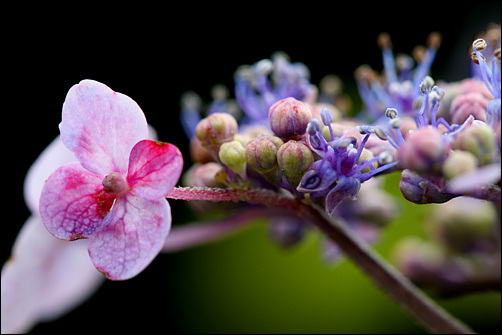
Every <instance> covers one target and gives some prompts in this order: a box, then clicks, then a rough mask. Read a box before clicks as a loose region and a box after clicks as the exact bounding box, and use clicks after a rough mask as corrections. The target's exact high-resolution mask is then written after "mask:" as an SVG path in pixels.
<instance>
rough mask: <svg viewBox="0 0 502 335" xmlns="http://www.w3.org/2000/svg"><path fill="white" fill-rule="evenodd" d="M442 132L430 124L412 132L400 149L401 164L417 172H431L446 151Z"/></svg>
mask: <svg viewBox="0 0 502 335" xmlns="http://www.w3.org/2000/svg"><path fill="white" fill-rule="evenodd" d="M444 151H445V150H444V147H443V142H442V139H441V134H440V133H439V131H438V130H437V128H434V127H431V126H428V127H425V128H419V129H418V130H416V131H414V132H412V133H410V134H409V135H408V139H407V140H406V142H405V143H403V145H401V146H400V148H399V150H398V156H399V161H400V163H401V166H403V167H404V168H406V169H410V170H413V171H416V172H419V173H421V172H431V170H434V169H435V168H436V167H437V166H436V165H437V164H438V163H439V162H440V161H441V158H442V156H443V153H444Z"/></svg>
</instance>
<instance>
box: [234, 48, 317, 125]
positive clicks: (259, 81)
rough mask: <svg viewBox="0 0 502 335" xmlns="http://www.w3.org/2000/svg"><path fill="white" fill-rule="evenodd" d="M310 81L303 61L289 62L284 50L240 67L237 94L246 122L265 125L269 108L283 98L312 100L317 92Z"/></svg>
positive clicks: (236, 76) (236, 79)
mask: <svg viewBox="0 0 502 335" xmlns="http://www.w3.org/2000/svg"><path fill="white" fill-rule="evenodd" d="M309 80H310V72H309V69H308V68H307V67H306V66H305V65H304V64H302V63H290V62H289V61H288V59H287V58H286V55H284V54H282V53H276V54H274V55H273V56H272V60H270V59H263V60H261V61H259V62H257V63H255V64H253V65H252V66H242V67H240V68H239V69H238V70H237V71H236V73H235V97H236V99H237V102H238V103H239V106H240V107H241V108H242V110H243V111H244V113H245V114H246V120H244V123H247V122H249V121H252V122H253V123H256V124H264V125H266V124H267V121H268V115H269V114H268V112H269V109H270V107H271V106H272V105H273V104H274V103H276V102H277V101H279V100H281V99H285V98H288V97H292V98H295V99H297V100H302V101H309V100H310V98H311V96H312V95H313V92H315V91H316V88H315V87H314V86H313V85H312V84H310V81H309Z"/></svg>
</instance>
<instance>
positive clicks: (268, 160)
mask: <svg viewBox="0 0 502 335" xmlns="http://www.w3.org/2000/svg"><path fill="white" fill-rule="evenodd" d="M283 144H284V142H283V141H282V140H281V139H280V138H279V137H277V136H272V135H259V136H258V137H256V138H254V139H252V140H251V141H250V142H249V143H248V145H247V146H246V150H245V153H244V157H245V159H246V163H247V164H248V165H249V166H250V167H251V168H253V169H254V170H256V171H258V172H260V173H267V172H270V171H271V170H275V169H277V168H278V167H279V164H278V163H277V151H278V150H279V148H280V147H281V146H282V145H283Z"/></svg>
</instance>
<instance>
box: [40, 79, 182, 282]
mask: <svg viewBox="0 0 502 335" xmlns="http://www.w3.org/2000/svg"><path fill="white" fill-rule="evenodd" d="M60 130H61V140H62V141H63V144H64V145H65V146H66V147H67V148H68V149H70V151H72V152H73V153H74V154H75V156H76V157H77V159H78V160H79V162H74V163H68V164H66V165H63V166H61V167H60V168H59V169H57V170H56V171H55V172H54V173H52V175H51V176H50V177H49V178H48V180H47V182H46V184H45V185H44V188H43V190H42V195H41V198H40V214H41V217H42V220H43V223H44V225H45V227H46V228H47V230H48V231H49V232H50V233H51V234H52V235H54V236H55V237H57V238H59V239H63V240H70V241H73V240H77V239H81V238H88V239H89V245H88V250H89V255H90V257H91V261H92V262H93V264H94V266H95V267H96V268H97V269H98V270H99V271H101V272H102V273H104V274H105V275H106V276H107V277H108V278H109V279H113V280H124V279H128V278H131V277H133V276H135V275H137V274H138V273H139V272H141V271H142V270H143V269H144V268H145V267H146V266H147V265H148V264H149V263H150V262H151V261H152V260H153V258H155V256H156V255H157V254H158V253H159V252H160V250H161V248H162V245H163V243H164V240H165V238H166V236H167V234H168V233H169V230H170V227H171V210H170V207H169V204H168V203H167V201H166V200H165V199H164V196H165V195H166V194H167V193H168V191H169V190H170V189H171V188H172V187H173V186H174V185H175V184H176V183H177V181H178V179H179V177H180V174H181V170H182V165H183V159H182V156H181V153H180V151H179V150H178V149H177V148H176V147H175V146H174V145H172V144H169V143H162V142H155V141H151V140H146V138H147V137H148V126H147V123H146V119H145V116H144V114H143V112H142V111H141V109H140V108H139V106H138V105H137V104H136V103H135V102H134V101H133V100H132V99H131V98H129V97H128V96H126V95H123V94H121V93H117V92H114V91H112V90H111V89H110V88H109V87H107V86H106V85H104V84H101V83H99V82H96V81H92V80H84V81H82V82H80V83H79V84H78V85H75V86H73V87H72V88H71V89H70V91H69V92H68V95H67V97H66V100H65V103H64V105H63V114H62V122H61V124H60Z"/></svg>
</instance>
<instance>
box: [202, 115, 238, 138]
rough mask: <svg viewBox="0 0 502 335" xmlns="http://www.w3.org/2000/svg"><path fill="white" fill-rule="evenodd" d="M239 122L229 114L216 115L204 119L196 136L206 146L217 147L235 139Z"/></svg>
mask: <svg viewBox="0 0 502 335" xmlns="http://www.w3.org/2000/svg"><path fill="white" fill-rule="evenodd" d="M236 132H237V121H235V119H234V117H233V116H232V115H230V114H227V113H214V114H211V115H209V116H208V117H206V118H204V119H202V120H201V121H200V122H199V123H198V124H197V127H196V128H195V136H197V138H198V139H199V141H200V142H201V143H202V145H204V146H215V145H216V146H217V145H220V144H222V143H224V142H229V141H232V140H233V139H234V135H235V133H236Z"/></svg>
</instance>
